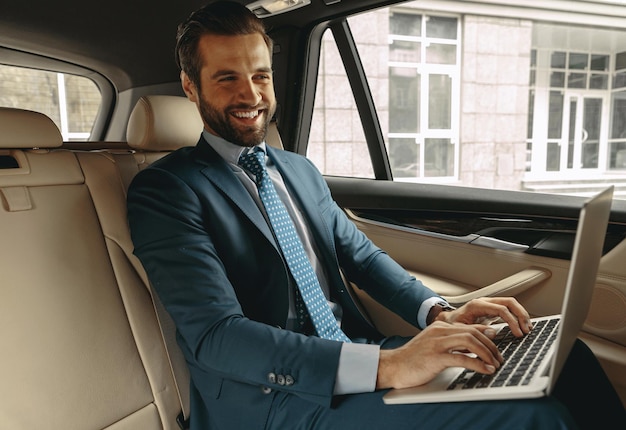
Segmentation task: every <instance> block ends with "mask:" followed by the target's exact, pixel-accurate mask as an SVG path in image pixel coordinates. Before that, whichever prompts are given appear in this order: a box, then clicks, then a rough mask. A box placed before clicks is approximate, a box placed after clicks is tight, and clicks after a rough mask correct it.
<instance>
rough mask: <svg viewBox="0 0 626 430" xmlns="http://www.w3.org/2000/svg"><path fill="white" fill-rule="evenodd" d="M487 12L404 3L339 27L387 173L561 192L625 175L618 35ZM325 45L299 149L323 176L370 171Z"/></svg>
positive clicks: (623, 66) (601, 26) (495, 9)
mask: <svg viewBox="0 0 626 430" xmlns="http://www.w3.org/2000/svg"><path fill="white" fill-rule="evenodd" d="M489 7H490V8H491V10H490V13H488V14H486V15H485V14H483V9H481V8H480V7H478V6H476V7H474V6H472V5H470V4H468V5H467V6H466V8H465V9H464V13H463V15H455V14H454V13H451V11H450V9H449V8H445V6H444V5H443V4H442V6H441V8H440V9H439V8H438V7H437V6H436V5H435V6H434V5H431V4H429V6H428V8H427V9H426V8H424V6H423V2H419V1H413V2H407V3H401V4H396V5H394V6H392V7H389V8H385V9H380V10H377V11H375V12H368V13H365V14H362V15H358V16H354V17H351V18H349V19H348V24H349V26H350V29H351V32H352V35H353V36H354V39H355V42H356V47H357V50H358V52H359V55H360V59H361V63H362V64H363V67H364V69H365V75H366V78H367V85H368V87H369V90H370V91H371V93H372V97H373V100H374V105H375V109H376V113H377V116H378V120H379V121H380V129H381V131H382V135H383V138H384V142H382V143H383V145H384V147H385V148H386V150H387V155H388V159H389V164H390V166H389V167H390V169H391V172H392V174H393V179H394V180H397V181H403V182H428V183H452V184H458V185H463V186H476V187H481V188H483V187H484V188H501V189H512V190H528V191H537V190H545V189H551V190H554V192H556V193H558V192H568V190H571V189H574V188H578V187H580V188H585V187H586V186H587V185H586V183H587V182H589V183H592V182H593V181H597V180H598V179H603V176H605V175H611V180H614V178H615V177H616V175H615V174H614V171H615V170H621V171H622V172H624V173H626V131H625V130H626V125H625V124H626V119H624V118H626V102H625V100H626V96H625V95H624V94H626V30H622V29H618V28H615V27H609V26H607V24H605V23H603V22H602V20H601V19H597V20H595V21H596V22H595V23H594V24H593V25H592V24H589V25H581V24H580V22H581V20H578V19H572V22H571V23H568V22H567V20H568V19H569V18H568V17H563V18H562V19H561V20H560V22H542V21H541V20H540V19H531V18H514V17H512V16H511V15H510V13H509V12H511V11H510V10H505V9H502V8H503V7H504V6H501V5H499V4H495V3H493V4H490V5H489ZM531 8H532V6H531ZM500 9H502V10H501V11H502V15H499V11H500ZM575 9H576V8H575V7H573V10H572V14H573V15H572V17H574V16H578V17H581V18H582V17H584V16H585V14H584V12H583V11H582V10H580V11H578V10H575ZM527 16H532V14H529V15H527ZM534 16H537V17H539V16H541V14H540V13H537V14H534ZM585 19H586V18H585ZM331 40H332V37H331V36H329V35H326V36H324V45H323V46H324V49H325V53H324V54H323V58H322V62H321V64H320V71H319V76H318V93H317V95H316V97H317V98H316V104H315V113H314V126H313V127H314V128H313V130H312V131H311V141H310V142H309V149H308V151H309V152H308V153H309V154H310V155H312V156H313V158H314V160H316V161H315V162H316V164H318V165H319V166H320V168H321V170H322V172H323V173H326V174H333V175H344V176H363V177H372V173H371V172H372V171H371V168H369V169H368V168H366V167H365V166H366V165H368V166H369V165H371V161H370V160H369V159H368V157H367V156H366V155H365V153H366V152H367V151H368V150H367V145H366V144H365V138H364V136H363V132H362V125H361V124H360V121H361V118H360V117H359V114H358V112H357V110H356V104H355V103H354V98H353V96H352V93H351V90H350V88H349V85H348V83H347V78H346V76H345V70H343V68H342V66H341V64H342V62H341V60H340V58H339V54H338V52H337V48H336V46H333V44H332V43H331ZM331 50H332V53H330V52H331ZM339 68H341V69H342V70H341V71H339V70H338V69H339ZM341 74H343V76H340V75H341ZM338 109H339V110H341V109H345V110H346V111H341V112H340V111H338ZM348 110H351V113H350V114H348ZM316 127H319V129H317V130H316V129H315V128H316ZM322 135H323V137H322ZM348 140H350V142H348ZM339 144H341V145H342V146H337V145H339ZM359 145H360V146H359ZM340 147H341V148H343V149H342V150H341V151H339V150H338V149H337V148H340ZM374 156H375V155H374ZM317 157H322V158H323V157H325V159H322V158H317ZM342 157H349V159H348V158H342ZM317 160H319V161H317ZM622 172H620V173H622ZM368 175H369V176H368ZM578 182H580V185H579V184H578ZM624 182H626V180H625V181H624Z"/></svg>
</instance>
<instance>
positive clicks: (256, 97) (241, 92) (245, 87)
mask: <svg viewBox="0 0 626 430" xmlns="http://www.w3.org/2000/svg"><path fill="white" fill-rule="evenodd" d="M238 98H239V102H241V103H245V104H247V105H250V106H256V105H257V104H259V103H260V102H261V99H262V98H263V96H262V94H261V91H260V90H259V88H258V86H257V85H256V84H255V83H254V80H252V79H242V80H241V85H239V88H238Z"/></svg>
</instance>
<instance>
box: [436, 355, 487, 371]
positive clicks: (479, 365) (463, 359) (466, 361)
mask: <svg viewBox="0 0 626 430" xmlns="http://www.w3.org/2000/svg"><path fill="white" fill-rule="evenodd" d="M449 356H450V359H449V360H448V361H449V363H450V364H449V367H463V368H465V369H469V370H473V371H475V372H478V373H483V374H486V375H490V374H492V373H494V372H495V371H496V369H497V366H494V365H493V364H489V363H486V362H485V361H483V360H481V359H480V358H478V357H473V356H470V355H466V354H449Z"/></svg>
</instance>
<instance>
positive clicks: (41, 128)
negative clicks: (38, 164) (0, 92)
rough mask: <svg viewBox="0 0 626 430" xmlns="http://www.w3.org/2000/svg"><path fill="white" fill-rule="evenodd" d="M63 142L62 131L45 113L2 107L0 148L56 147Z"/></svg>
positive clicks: (0, 112) (0, 114) (0, 115)
mask: <svg viewBox="0 0 626 430" xmlns="http://www.w3.org/2000/svg"><path fill="white" fill-rule="evenodd" d="M62 144H63V138H62V137H61V132H60V131H59V129H58V128H57V126H56V125H55V124H54V122H53V121H52V120H51V119H50V118H48V117H47V116H45V115H44V114H42V113H39V112H33V111H29V110H23V109H12V108H6V107H0V148H56V147H59V146H61V145H62Z"/></svg>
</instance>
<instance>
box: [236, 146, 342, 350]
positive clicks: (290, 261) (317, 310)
mask: <svg viewBox="0 0 626 430" xmlns="http://www.w3.org/2000/svg"><path fill="white" fill-rule="evenodd" d="M239 165H240V166H241V167H243V168H244V169H246V170H247V171H249V172H250V173H252V174H253V175H254V176H255V178H256V181H255V182H256V185H257V188H258V190H259V197H260V198H261V202H263V206H265V211H266V212H267V216H268V218H269V221H270V224H271V226H272V229H273V230H274V235H275V236H276V240H277V241H278V244H279V246H280V248H281V250H282V252H283V256H284V257H285V261H286V262H287V266H288V267H289V270H290V271H291V275H292V276H293V279H294V280H295V282H296V285H297V286H298V289H299V292H300V296H301V297H302V301H303V302H304V304H305V306H306V309H307V311H308V313H309V316H310V318H311V321H312V322H313V326H314V327H315V331H316V332H317V335H318V336H319V337H321V338H324V339H331V340H337V341H341V342H350V339H348V337H347V336H346V335H345V334H344V333H343V332H342V331H341V328H340V327H339V324H338V323H337V320H336V319H335V316H334V315H333V313H332V311H331V309H330V306H329V305H328V302H327V301H326V297H325V296H324V293H323V292H322V288H321V287H320V284H319V281H318V280H317V276H316V275H315V271H314V270H313V267H312V266H311V262H310V261H309V259H308V257H307V255H306V253H305V252H304V247H303V246H302V242H301V241H300V238H299V236H298V233H297V232H296V228H295V226H294V225H293V221H292V220H291V217H290V216H289V213H288V212H287V209H286V208H285V205H284V204H283V202H282V200H281V199H280V197H278V193H276V189H275V188H274V184H273V183H272V180H271V179H270V177H269V175H268V174H267V170H266V169H265V152H263V149H261V148H259V147H256V148H255V149H254V151H253V152H251V153H248V154H245V155H242V156H241V157H240V158H239Z"/></svg>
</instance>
